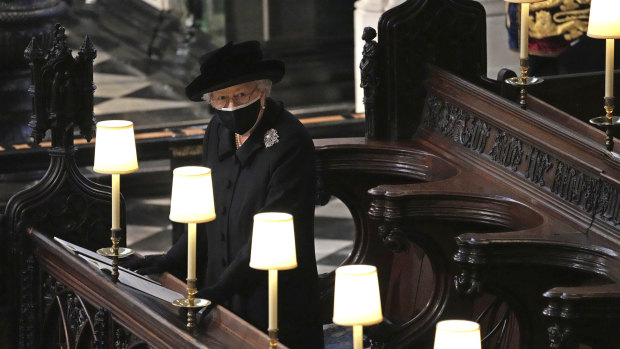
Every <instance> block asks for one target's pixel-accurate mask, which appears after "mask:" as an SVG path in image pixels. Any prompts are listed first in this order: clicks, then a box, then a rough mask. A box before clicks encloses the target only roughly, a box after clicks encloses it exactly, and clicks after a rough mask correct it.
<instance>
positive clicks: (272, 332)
mask: <svg viewBox="0 0 620 349" xmlns="http://www.w3.org/2000/svg"><path fill="white" fill-rule="evenodd" d="M267 333H269V348H270V349H273V348H277V347H278V329H277V328H274V329H268V330H267Z"/></svg>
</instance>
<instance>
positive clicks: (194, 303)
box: [172, 279, 211, 331]
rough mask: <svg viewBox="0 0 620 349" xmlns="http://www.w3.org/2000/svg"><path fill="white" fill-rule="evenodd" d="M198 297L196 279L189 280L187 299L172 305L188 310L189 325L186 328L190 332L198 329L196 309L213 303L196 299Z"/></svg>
mask: <svg viewBox="0 0 620 349" xmlns="http://www.w3.org/2000/svg"><path fill="white" fill-rule="evenodd" d="M195 295H196V279H187V298H181V299H176V300H174V301H172V305H174V306H177V307H179V308H187V323H186V325H185V327H186V328H187V329H188V330H190V331H191V330H193V329H194V328H196V309H197V308H204V307H206V306H208V305H210V304H211V301H208V300H206V299H202V298H195Z"/></svg>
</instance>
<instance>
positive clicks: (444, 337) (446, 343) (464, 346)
mask: <svg viewBox="0 0 620 349" xmlns="http://www.w3.org/2000/svg"><path fill="white" fill-rule="evenodd" d="M433 348H434V349H453V348H459V349H480V348H481V343H480V325H478V323H476V322H473V321H467V320H444V321H439V322H438V323H437V328H436V331H435V346H434V347H433Z"/></svg>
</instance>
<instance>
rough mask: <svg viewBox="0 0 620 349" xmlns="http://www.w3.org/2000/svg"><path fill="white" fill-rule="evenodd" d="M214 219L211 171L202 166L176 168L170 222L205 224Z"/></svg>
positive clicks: (173, 173) (173, 176)
mask: <svg viewBox="0 0 620 349" xmlns="http://www.w3.org/2000/svg"><path fill="white" fill-rule="evenodd" d="M214 219H215V206H214V204H213V184H212V182H211V169H209V168H206V167H201V166H184V167H177V168H175V169H174V171H173V172H172V194H171V198H170V220H171V221H174V222H179V223H204V222H209V221H212V220H214Z"/></svg>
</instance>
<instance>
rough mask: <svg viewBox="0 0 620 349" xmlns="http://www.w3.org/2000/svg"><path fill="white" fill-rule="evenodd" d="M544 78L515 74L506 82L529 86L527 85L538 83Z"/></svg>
mask: <svg viewBox="0 0 620 349" xmlns="http://www.w3.org/2000/svg"><path fill="white" fill-rule="evenodd" d="M543 81H544V79H542V78H537V77H535V76H526V77H525V78H523V77H519V76H515V77H512V78H508V79H506V83H507V84H509V85H512V86H527V85H536V84H540V83H541V82H543Z"/></svg>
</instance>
